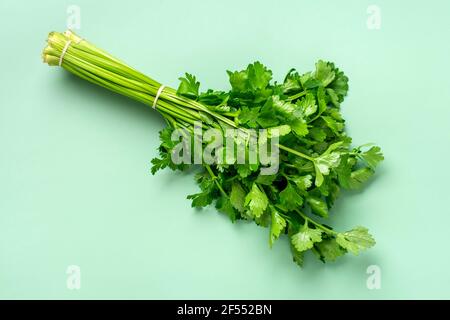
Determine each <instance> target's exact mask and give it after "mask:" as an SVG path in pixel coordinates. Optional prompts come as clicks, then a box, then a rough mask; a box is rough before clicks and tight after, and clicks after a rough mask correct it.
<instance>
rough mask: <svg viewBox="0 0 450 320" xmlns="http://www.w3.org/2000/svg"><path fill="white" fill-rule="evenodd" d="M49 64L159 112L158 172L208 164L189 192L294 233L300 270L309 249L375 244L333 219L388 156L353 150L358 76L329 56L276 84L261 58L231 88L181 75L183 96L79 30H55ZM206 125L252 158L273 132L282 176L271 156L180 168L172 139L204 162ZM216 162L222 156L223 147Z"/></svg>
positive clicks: (196, 203) (337, 251) (329, 252)
mask: <svg viewBox="0 0 450 320" xmlns="http://www.w3.org/2000/svg"><path fill="white" fill-rule="evenodd" d="M43 59H44V62H46V63H48V64H49V65H51V66H58V65H60V66H61V67H62V68H64V69H66V70H67V71H69V72H71V73H73V74H75V75H76V76H79V77H81V78H83V79H85V80H87V81H90V82H92V83H94V84H97V85H99V86H102V87H104V88H106V89H109V90H111V91H114V92H116V93H119V94H122V95H124V96H127V97H130V98H132V99H135V100H137V101H139V102H142V103H144V104H147V105H150V106H152V107H154V108H155V109H156V111H158V112H159V113H160V114H161V116H162V117H163V118H164V119H165V121H166V122H167V127H166V128H165V129H163V130H162V131H161V132H160V135H159V137H160V140H161V144H160V146H159V147H158V153H159V156H158V157H157V158H155V159H153V160H152V161H151V163H152V167H151V172H152V174H155V173H156V172H158V171H159V170H162V169H166V168H169V169H171V170H185V169H187V168H189V167H192V166H197V167H199V168H198V169H199V170H198V171H199V173H198V174H197V175H196V182H197V183H198V185H199V188H200V190H199V192H197V193H195V194H192V195H189V196H188V199H190V200H191V202H192V206H193V207H196V208H203V207H205V206H208V205H215V207H216V208H217V210H218V211H219V212H222V213H223V214H225V215H227V216H228V217H229V218H230V220H231V221H233V222H235V221H238V220H249V221H254V222H255V223H256V224H258V225H260V226H263V227H267V228H268V235H269V245H270V246H272V245H273V244H274V242H275V241H276V240H277V239H279V238H282V235H283V234H286V235H287V238H288V239H289V245H290V249H291V252H292V256H293V260H294V261H295V263H297V264H298V265H300V266H302V265H303V263H304V259H305V257H306V253H307V252H308V251H312V252H313V253H314V254H315V255H316V256H318V257H319V259H320V260H321V261H323V262H328V261H335V260H336V259H337V258H338V257H340V256H342V255H344V254H345V253H346V252H350V253H352V254H355V255H357V254H359V253H360V252H361V251H362V250H365V249H367V248H370V247H372V246H373V245H374V244H375V240H374V239H373V237H372V236H371V235H370V234H369V232H368V230H367V229H366V228H364V227H356V228H354V229H352V230H350V231H346V232H338V231H335V230H333V229H332V228H331V227H330V226H327V225H326V224H324V222H323V221H324V219H327V218H328V216H329V215H332V214H335V212H333V211H332V207H333V205H334V203H335V202H336V201H337V199H338V196H339V194H340V193H341V192H340V191H341V190H342V189H349V190H355V189H360V188H362V187H363V186H364V185H365V183H366V182H367V181H369V180H370V179H371V178H372V177H373V175H374V173H375V169H376V168H377V167H378V166H379V164H380V162H381V161H382V160H383V159H384V157H383V154H382V153H381V149H380V148H379V147H378V146H373V145H364V146H361V147H356V148H353V147H351V139H350V137H348V135H347V134H346V132H345V121H344V119H343V117H342V114H341V105H342V103H343V101H344V98H345V96H346V95H347V92H348V78H347V77H346V76H345V75H344V73H343V72H342V71H341V70H339V69H338V68H336V67H335V65H334V64H333V63H331V62H327V61H322V60H319V61H318V62H317V63H316V64H315V69H314V70H312V71H309V72H305V73H299V72H298V71H296V70H295V69H291V70H290V71H289V72H288V74H287V75H286V77H285V78H284V81H283V82H282V83H276V82H273V81H272V71H271V70H269V69H268V68H267V67H266V66H264V65H263V64H262V63H260V62H258V61H257V62H254V63H251V64H249V65H248V66H247V67H246V68H245V69H244V70H237V71H227V73H228V76H229V82H230V89H229V90H228V91H219V90H214V89H208V90H206V91H204V92H201V91H200V82H199V81H198V80H197V78H196V77H195V76H194V75H192V74H189V73H186V74H185V76H184V77H181V78H180V84H179V86H178V89H177V90H175V89H173V88H170V87H162V86H161V84H160V83H159V82H158V81H156V80H154V79H152V78H150V77H148V76H146V75H144V74H142V73H140V72H139V71H137V70H135V69H133V68H131V67H129V66H128V65H126V64H124V63H123V62H121V61H120V60H117V59H116V58H114V57H113V56H111V55H109V54H108V53H106V52H105V51H104V50H101V49H99V48H97V47H96V46H95V45H93V44H92V43H90V42H88V41H86V40H84V39H82V38H81V37H79V36H78V35H76V34H74V33H73V32H71V31H67V32H65V33H57V32H52V33H50V34H49V37H48V46H47V47H46V48H45V49H44V52H43ZM199 122H201V128H200V131H201V132H204V131H207V130H208V129H211V128H215V129H217V130H220V131H221V132H224V131H225V130H226V129H228V128H232V129H235V130H236V131H237V132H238V133H239V134H240V135H241V136H244V137H245V138H244V139H238V138H236V137H233V139H232V147H236V148H237V147H244V149H245V155H246V158H247V156H248V155H249V154H250V152H249V150H250V148H251V147H252V143H250V138H251V137H252V134H251V132H252V130H253V129H255V130H258V132H260V131H259V130H262V129H267V130H266V131H264V130H263V131H262V132H264V135H265V138H266V140H265V142H264V143H262V144H258V145H259V146H262V145H268V142H269V141H277V144H276V147H278V148H277V149H279V150H278V151H277V152H275V154H276V155H277V156H278V159H279V160H280V161H279V165H278V167H277V170H276V172H271V173H270V174H269V175H266V174H265V173H263V169H265V165H264V164H262V161H261V158H258V159H257V161H256V163H242V162H239V161H237V160H236V159H233V161H231V162H225V163H223V162H220V161H216V162H214V163H212V164H208V163H206V162H202V163H201V164H200V165H194V164H192V163H197V162H195V161H194V162H192V161H191V162H188V163H186V162H181V163H180V162H175V161H174V160H173V155H174V154H176V153H177V152H179V149H178V146H179V143H180V141H172V135H173V133H174V131H175V130H178V129H181V130H182V132H183V137H188V139H187V141H188V142H187V144H194V145H195V144H196V143H200V146H201V148H200V149H201V150H197V151H196V150H194V152H193V153H192V154H188V155H187V159H188V160H192V159H193V158H194V159H197V158H198V157H200V159H202V158H203V150H204V149H205V147H206V142H201V141H200V142H198V135H199V134H198V133H196V132H197V127H196V125H197V124H198V123H199ZM255 132H256V131H255ZM275 139H276V140H275ZM228 143H229V142H228V141H227V144H228ZM227 146H228V145H227ZM224 149H225V148H224V147H222V149H221V150H222V151H223V150H224ZM214 157H215V159H216V160H217V159H221V157H220V153H218V151H216V153H215V154H214ZM227 157H228V154H227V155H226V157H225V158H227ZM227 159H228V158H227ZM374 221H375V220H374ZM286 240H287V239H286Z"/></svg>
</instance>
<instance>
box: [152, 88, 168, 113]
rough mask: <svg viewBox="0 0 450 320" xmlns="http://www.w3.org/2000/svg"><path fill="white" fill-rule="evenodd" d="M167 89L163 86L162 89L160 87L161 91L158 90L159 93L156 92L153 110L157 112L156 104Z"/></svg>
mask: <svg viewBox="0 0 450 320" xmlns="http://www.w3.org/2000/svg"><path fill="white" fill-rule="evenodd" d="M165 87H166V86H165V85H161V87H159V89H158V92H156V96H155V100H153V105H152V108H153V109H155V110H156V103H157V102H158V98H159V96H160V95H161V93H162V91H163V90H164V88H165Z"/></svg>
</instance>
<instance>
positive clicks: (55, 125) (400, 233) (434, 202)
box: [0, 0, 450, 299]
mask: <svg viewBox="0 0 450 320" xmlns="http://www.w3.org/2000/svg"><path fill="white" fill-rule="evenodd" d="M69 4H74V5H78V6H79V7H80V9H81V30H79V33H80V34H81V35H83V36H85V37H87V38H89V40H91V41H92V42H94V43H96V44H97V45H99V46H100V47H102V48H104V49H106V50H108V51H110V52H111V53H113V54H114V55H116V56H118V57H120V58H122V59H124V60H125V61H127V62H128V63H129V64H131V65H133V66H135V67H136V68H137V69H138V70H141V71H143V72H144V73H147V74H149V75H151V76H153V77H154V78H155V79H157V80H159V81H161V82H162V83H165V84H167V85H171V86H176V85H177V78H178V77H179V76H180V75H182V73H183V72H185V71H188V72H191V73H194V74H196V75H197V76H198V77H199V79H200V80H201V82H202V88H203V89H206V88H207V87H213V88H223V89H226V88H228V83H227V75H226V73H225V70H226V69H239V68H243V67H245V66H246V64H247V63H249V62H253V61H255V60H260V61H262V62H263V63H265V64H267V65H268V66H269V67H270V68H271V69H272V70H273V72H274V77H275V78H276V79H278V80H282V79H283V76H284V74H285V73H286V72H287V71H288V70H289V69H290V68H291V67H296V68H298V69H299V70H301V71H309V70H311V69H312V68H313V66H314V63H315V61H316V60H317V59H319V58H322V59H328V60H331V61H335V62H336V64H337V65H338V66H339V67H340V68H342V69H343V70H344V71H345V72H346V74H347V75H348V76H349V78H350V93H349V96H348V98H347V100H346V101H345V102H344V104H343V112H344V116H345V118H346V120H347V129H348V132H349V133H350V135H351V136H352V137H353V138H354V143H355V144H361V143H365V142H376V143H378V144H379V145H380V146H381V147H382V148H383V151H384V152H385V156H386V160H385V162H384V163H383V164H382V166H381V168H380V170H379V171H378V172H377V175H376V178H375V179H374V180H373V181H372V183H370V184H369V185H368V187H367V188H366V189H364V191H362V192H359V193H348V194H345V195H344V196H343V197H342V198H341V199H340V200H339V201H338V203H337V206H336V207H335V208H334V209H333V214H332V216H333V217H332V224H333V225H335V226H336V227H337V228H339V229H349V228H351V227H353V226H355V225H359V224H361V225H364V226H367V227H369V229H370V230H371V232H372V233H373V234H374V236H375V237H376V239H377V245H376V246H375V247H374V248H373V249H372V250H370V251H368V252H365V253H364V254H362V255H360V256H358V257H353V256H346V257H345V258H343V259H341V260H339V261H338V262H336V263H334V264H333V263H331V264H326V265H324V264H322V263H321V262H319V261H317V260H316V259H315V257H313V256H312V255H308V257H307V258H306V263H305V267H304V269H303V270H301V269H299V268H298V267H297V266H296V265H295V264H294V263H292V262H291V257H290V252H289V248H288V242H287V239H286V238H285V237H284V238H282V239H281V240H280V241H279V242H277V243H276V245H275V246H274V248H273V249H269V246H268V232H267V230H266V229H262V228H259V227H257V226H255V225H253V224H249V223H244V222H239V223H236V224H231V223H230V222H229V221H228V220H227V218H226V217H224V216H222V215H220V214H218V213H216V212H215V210H214V209H207V210H203V211H196V210H193V209H191V208H190V203H189V201H188V200H186V199H185V197H186V195H187V194H189V193H193V192H195V191H196V186H195V185H194V182H193V178H192V176H191V175H189V174H179V173H177V174H174V173H171V172H162V173H160V174H158V175H156V176H152V175H151V174H150V172H149V168H150V164H149V161H150V159H151V158H152V157H154V156H155V155H156V147H157V145H158V135H157V133H158V130H160V129H161V128H163V126H164V123H163V121H162V119H161V117H160V116H159V115H158V114H156V113H155V112H153V111H152V110H151V109H150V108H148V107H145V106H143V105H140V104H137V103H135V102H133V101H130V100H128V99H126V98H122V97H120V96H117V95H115V94H112V93H110V92H107V91H105V90H103V89H100V88H96V87H94V86H92V85H91V84H88V83H86V82H84V81H81V80H79V79H75V78H74V77H72V76H69V75H68V74H67V73H66V72H64V71H62V70H60V69H58V68H49V67H48V66H46V65H44V64H43V63H42V62H41V58H40V54H41V50H42V48H43V47H44V45H45V43H44V40H45V39H46V36H47V33H48V32H49V31H51V30H58V31H63V30H64V29H65V28H66V20H67V17H68V14H67V13H66V10H67V7H68V5H69ZM369 5H377V6H378V8H379V9H380V10H381V28H380V29H379V30H371V29H369V28H368V27H367V25H366V21H367V18H368V14H367V12H366V10H367V8H368V6H369ZM0 11H1V20H0V21H1V22H0V24H1V28H0V39H1V41H2V45H1V50H0V52H1V53H0V65H1V70H0V92H1V94H0V298H43V299H48V298H64V299H66V298H67V299H81V298H87V299H91V298H127V299H128V298H138V299H141V298H153V299H155V298H156V299H164V298H247V299H248V298H268V299H269V298H270V299H281V298H288V299H310V298H362V299H381V298H401V299H403V298H450V289H449V284H450V254H449V249H448V245H449V237H450V233H449V228H450V210H449V209H448V205H447V203H448V197H449V196H448V192H449V191H450V190H449V184H448V183H449V181H450V174H449V168H448V167H449V160H448V159H449V156H450V151H449V145H450V143H449V142H450V130H449V121H450V90H449V87H448V86H449V74H450V63H449V61H448V59H449V57H450V41H449V31H450V28H449V27H450V23H449V20H448V15H449V13H450V2H448V1H387V0H385V1H381V0H374V1H365V0H353V1H206V0H205V1H195V0H193V1H174V0H172V1H131V0H130V1H122V2H121V1H84V0H83V1H81V0H74V1H70V2H67V1H33V2H31V1H10V0H7V1H5V0H2V1H1V2H0ZM70 265H77V266H79V267H80V268H81V289H80V290H69V289H68V288H67V287H66V279H67V275H66V269H67V267H68V266H70ZM370 265H376V266H379V268H380V270H381V288H380V289H378V290H369V289H368V288H367V286H366V279H367V277H368V275H367V274H366V269H367V268H368V266H370Z"/></svg>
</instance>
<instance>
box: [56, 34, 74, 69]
mask: <svg viewBox="0 0 450 320" xmlns="http://www.w3.org/2000/svg"><path fill="white" fill-rule="evenodd" d="M71 43H72V41H71V40H69V41H67V42H66V45H65V46H64V49H63V50H62V52H61V56H60V57H59V63H58V64H59V66H60V67H61V65H62V63H63V59H64V56H65V55H66V52H67V49H69V46H70V44H71Z"/></svg>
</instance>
